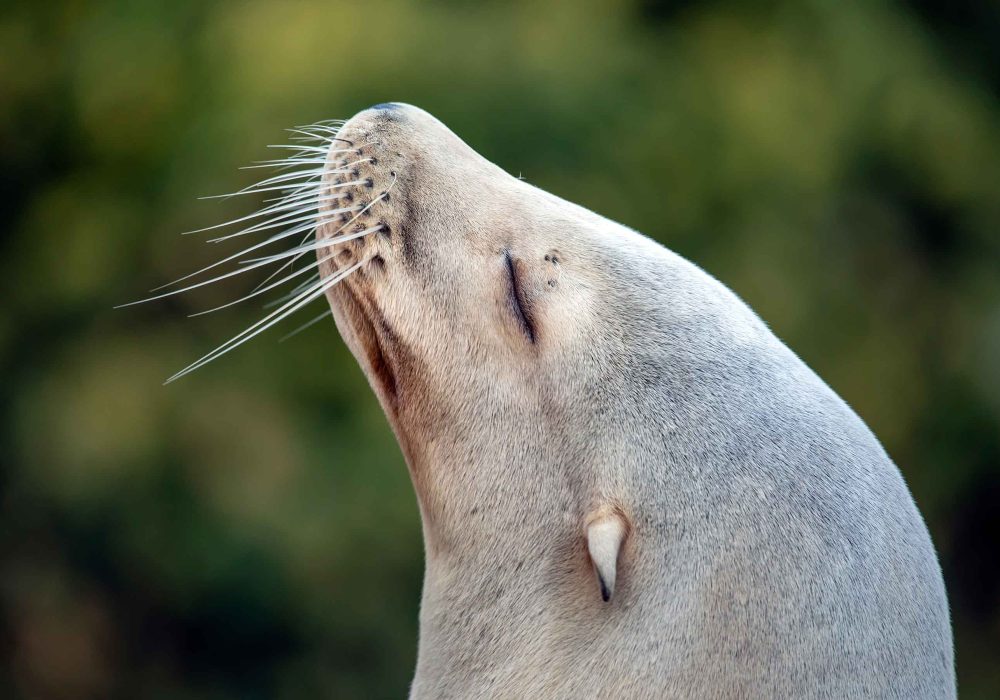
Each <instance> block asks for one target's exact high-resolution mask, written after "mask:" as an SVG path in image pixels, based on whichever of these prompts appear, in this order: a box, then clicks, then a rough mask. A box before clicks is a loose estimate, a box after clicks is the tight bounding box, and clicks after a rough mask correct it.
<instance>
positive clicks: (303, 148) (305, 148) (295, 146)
mask: <svg viewBox="0 0 1000 700" xmlns="http://www.w3.org/2000/svg"><path fill="white" fill-rule="evenodd" d="M265 148H276V149H278V150H291V151H300V152H308V153H322V154H324V155H326V154H328V153H349V152H350V151H353V150H355V149H353V148H332V149H331V148H326V147H323V146H309V145H306V144H301V143H269V144H267V146H265Z"/></svg>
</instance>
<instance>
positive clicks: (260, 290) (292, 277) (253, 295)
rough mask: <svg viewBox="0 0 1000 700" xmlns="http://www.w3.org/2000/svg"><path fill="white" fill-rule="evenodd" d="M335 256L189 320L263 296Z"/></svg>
mask: <svg viewBox="0 0 1000 700" xmlns="http://www.w3.org/2000/svg"><path fill="white" fill-rule="evenodd" d="M335 255H336V253H330V254H329V255H326V256H324V257H322V258H319V259H318V260H316V262H314V263H312V264H311V265H307V266H306V267H303V268H301V269H299V270H296V271H295V272H292V273H290V274H287V275H285V276H284V277H282V278H281V279H280V280H277V281H276V282H272V283H271V284H269V285H267V286H266V287H261V286H260V285H258V286H257V287H256V288H254V289H253V290H252V291H250V292H249V293H248V294H245V295H244V296H242V297H240V298H239V299H236V300H235V301H230V302H227V303H225V304H221V305H220V306H216V307H214V308H212V309H207V310H205V311H198V312H195V313H193V314H190V315H189V318H194V317H195V316H204V315H205V314H210V313H212V312H215V311H219V310H221V309H225V308H227V307H230V306H233V305H235V304H239V303H240V302H241V301H246V300H247V299H252V298H253V297H255V296H258V295H260V294H263V293H264V292H267V291H270V290H272V289H274V288H275V287H280V286H281V285H283V284H284V283H285V282H288V281H289V280H292V279H295V278H296V277H298V276H299V275H301V274H303V273H306V272H309V271H310V270H312V269H316V268H318V267H319V266H320V265H322V264H323V263H325V262H327V261H329V260H332V259H333V258H334V256H335Z"/></svg>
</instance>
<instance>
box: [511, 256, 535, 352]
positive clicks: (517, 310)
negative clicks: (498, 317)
mask: <svg viewBox="0 0 1000 700" xmlns="http://www.w3.org/2000/svg"><path fill="white" fill-rule="evenodd" d="M504 262H506V263H507V276H508V282H509V284H510V288H509V293H508V296H509V298H510V305H511V309H512V312H513V314H514V316H515V318H516V319H517V322H518V324H519V325H520V326H521V330H522V331H524V334H525V335H526V336H527V337H528V341H529V342H530V343H532V344H534V343H535V326H534V324H533V323H532V320H531V315H530V313H529V308H528V304H526V303H525V299H524V297H523V289H522V288H521V285H520V283H519V280H518V277H517V268H516V265H515V263H514V259H513V258H512V257H511V254H510V251H509V250H505V251H504Z"/></svg>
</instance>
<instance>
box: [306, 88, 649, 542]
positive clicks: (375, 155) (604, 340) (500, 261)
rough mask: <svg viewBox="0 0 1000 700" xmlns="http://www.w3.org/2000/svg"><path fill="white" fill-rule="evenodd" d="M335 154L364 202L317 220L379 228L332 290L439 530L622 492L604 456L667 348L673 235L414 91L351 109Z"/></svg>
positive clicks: (581, 507)
mask: <svg viewBox="0 0 1000 700" xmlns="http://www.w3.org/2000/svg"><path fill="white" fill-rule="evenodd" d="M345 149H350V150H347V151H345ZM352 161H353V162H356V163H357V165H355V166H353V167H354V170H353V171H350V172H347V173H346V174H345V172H344V171H345V166H347V165H349V164H350V163H351V162H352ZM329 166H330V172H331V175H330V176H329V183H330V184H332V185H338V186H342V185H343V184H344V178H350V179H351V180H350V181H353V182H355V183H357V184H355V185H352V186H351V187H350V188H349V189H348V191H349V192H350V195H351V196H352V198H353V200H354V201H355V202H356V203H357V204H359V205H364V207H365V210H364V213H363V214H361V215H360V216H357V217H356V220H354V221H353V222H352V223H350V225H349V226H348V227H347V228H346V229H345V228H344V226H345V224H347V223H348V221H350V219H349V218H348V214H342V215H341V217H340V218H338V219H336V220H335V221H333V222H331V223H328V224H326V225H325V226H324V227H321V228H320V229H319V230H318V232H317V236H318V237H319V238H320V240H322V239H323V237H324V236H336V235H343V233H344V232H345V231H346V232H349V231H352V230H355V231H357V232H358V233H362V232H364V231H366V230H370V229H373V228H377V233H375V234H374V235H364V236H359V237H358V238H356V239H354V240H351V241H349V242H345V243H342V244H340V245H339V246H338V247H337V248H336V250H337V253H336V255H335V256H334V257H333V259H331V260H327V262H326V263H324V265H323V268H324V269H323V271H322V273H323V274H324V275H327V276H333V275H336V274H338V272H341V273H342V272H343V271H345V270H350V269H351V268H354V267H356V270H354V271H352V273H351V274H349V275H347V276H346V277H345V279H344V280H343V282H342V283H340V284H338V285H336V286H333V287H332V288H330V289H329V290H328V291H327V296H328V298H329V301H330V304H331V306H332V309H333V312H334V317H335V319H336V322H337V326H338V328H339V329H340V332H341V334H342V335H343V337H344V339H345V340H346V342H347V344H348V345H349V346H350V348H351V350H352V351H353V353H354V355H355V356H356V357H357V359H358V360H359V362H360V363H361V366H362V367H363V369H364V371H365V373H366V374H367V376H368V378H369V380H370V382H371V384H372V386H373V388H374V390H375V392H376V393H377V395H378V397H379V400H380V401H381V403H382V406H383V407H384V409H385V412H386V414H387V416H388V418H389V420H390V422H391V424H392V426H393V428H394V430H395V432H396V434H397V436H398V438H399V442H400V444H401V446H402V449H403V451H404V453H405V456H406V459H407V461H408V463H409V467H410V470H411V474H412V477H413V480H414V483H415V486H416V489H417V492H418V496H419V498H420V502H421V506H422V508H423V511H424V516H425V526H426V529H427V530H428V534H429V535H430V538H429V539H430V542H429V544H430V545H431V546H447V545H448V544H449V543H456V542H467V541H468V540H469V539H470V533H471V532H474V531H475V530H476V528H477V524H478V525H479V526H486V527H485V530H488V531H489V532H497V530H496V528H501V529H502V530H504V531H506V532H507V533H508V534H510V532H511V529H512V528H513V527H514V524H515V522H514V521H517V522H518V523H523V522H524V521H525V519H526V515H527V514H528V513H531V514H532V515H531V517H532V518H535V521H534V523H535V525H537V526H538V527H551V526H552V523H553V522H558V523H564V521H566V522H565V523H564V524H568V523H570V522H571V523H572V524H573V525H574V526H575V525H578V524H579V523H578V521H579V520H580V519H586V517H587V513H588V512H590V511H591V510H593V507H592V506H593V505H594V504H597V503H598V502H600V503H604V502H605V501H607V500H608V499H609V498H610V499H611V500H614V496H613V494H610V493H606V492H607V491H608V490H609V489H612V488H613V485H612V484H611V483H610V481H609V479H610V480H611V481H613V479H611V477H610V476H609V475H607V474H602V473H600V472H601V470H600V469H596V468H595V466H596V465H599V464H600V465H603V464H605V463H608V462H611V461H615V460H618V459H619V458H620V454H616V453H620V452H621V450H622V448H623V446H624V445H625V443H626V442H627V441H628V439H629V437H630V436H629V435H628V434H627V432H623V431H622V424H621V422H620V421H621V418H622V416H623V414H624V413H632V414H635V413H636V411H641V409H640V408H639V403H641V400H637V398H639V397H638V396H637V392H636V391H635V388H634V386H633V385H634V384H635V383H636V382H637V381H638V382H639V384H641V383H642V381H644V380H646V381H648V374H649V372H650V367H651V365H650V364H649V360H650V358H649V357H648V354H649V353H654V354H658V353H659V352H660V349H658V348H656V347H650V346H649V342H648V340H649V337H650V330H649V328H648V325H649V322H650V321H651V320H652V319H651V318H650V313H651V312H654V313H655V311H656V305H655V303H651V299H655V296H656V292H655V290H656V289H657V288H658V287H660V286H661V281H660V280H657V279H656V270H655V268H654V266H653V265H651V264H650V258H651V253H652V257H653V258H654V259H655V258H658V257H660V256H661V253H662V252H665V251H663V250H662V249H661V248H660V247H659V246H657V245H655V244H653V243H651V242H650V241H648V240H647V239H645V238H644V237H642V236H640V235H639V234H636V233H634V232H632V231H630V230H628V229H626V228H624V227H622V226H619V225H617V224H614V223H612V222H610V221H607V220H606V219H603V218H601V217H599V216H597V215H595V214H593V213H591V212H589V211H586V210H584V209H582V208H580V207H577V206H576V205H572V204H570V203H568V202H566V201H564V200H561V199H559V198H557V197H554V196H552V195H550V194H547V193H545V192H543V191H541V190H539V189H537V188H535V187H533V186H531V185H529V184H527V183H526V182H524V181H522V180H520V179H519V178H516V177H513V176H511V175H509V174H507V173H506V172H504V171H503V170H501V169H500V168H499V167H497V166H496V165H494V164H493V163H491V162H489V161H488V160H486V159H485V158H483V157H482V156H480V155H479V154H478V153H476V152H475V151H474V150H473V149H472V148H470V147H469V146H468V145H466V144H465V143H464V142H463V141H462V140H461V139H459V138H458V137H457V136H456V135H455V134H454V133H452V132H451V131H450V130H449V129H448V128H447V127H446V126H445V125H444V124H442V123H441V122H440V121H438V120H437V119H435V118H434V117H432V116H431V115H430V114H428V113H426V112H424V111H423V110H420V109H418V108H415V107H412V106H409V105H403V104H397V103H392V104H386V105H378V106H376V107H372V108H371V109H368V110H365V111H363V112H361V113H359V114H357V115H356V116H354V117H353V118H352V119H350V120H349V121H348V122H346V123H345V124H344V125H343V127H342V128H341V129H340V131H339V133H338V135H337V141H336V144H335V147H334V148H333V149H332V152H331V156H330V160H329ZM369 205H370V206H369ZM331 206H332V205H331ZM633 336H640V337H641V338H642V339H643V340H642V342H640V343H638V345H637V344H636V343H635V342H633V340H634V338H633ZM626 385H628V386H626ZM534 501H537V502H538V503H537V505H533V502H534ZM612 507H616V506H615V504H612ZM490 528H493V529H490ZM519 529H520V530H525V528H523V527H521V528H519ZM527 529H530V530H534V528H527ZM580 531H581V532H582V530H580ZM550 532H551V530H550ZM484 536H489V535H484Z"/></svg>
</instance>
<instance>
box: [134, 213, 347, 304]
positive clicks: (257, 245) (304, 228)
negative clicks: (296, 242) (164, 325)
mask: <svg viewBox="0 0 1000 700" xmlns="http://www.w3.org/2000/svg"><path fill="white" fill-rule="evenodd" d="M326 223H329V220H327V221H322V222H316V223H315V224H313V223H311V222H310V223H307V224H301V225H299V226H295V227H293V228H291V229H288V230H287V231H281V232H279V233H276V234H274V235H272V236H269V237H268V238H266V239H265V240H263V241H260V242H259V243H255V244H254V245H252V246H250V247H249V248H245V249H243V250H241V251H240V252H238V253H233V254H232V255H230V256H228V257H225V258H223V259H222V260H218V261H216V262H214V263H212V264H210V265H206V266H205V267H203V268H201V269H200V270H195V271H194V272H191V273H189V274H187V275H184V276H183V277H179V278H177V279H175V280H174V281H173V282H167V283H166V284H162V285H160V286H159V287H155V288H154V289H152V290H150V291H153V292H156V291H159V290H160V289H165V288H167V287H171V286H173V285H175V284H178V283H180V282H183V281H184V280H186V279H190V278H192V277H195V276H197V275H200V274H201V273H203V272H207V271H209V270H212V269H214V268H216V267H218V266H219V265H224V264H225V263H227V262H232V261H233V260H237V259H239V258H241V257H243V256H244V255H246V254H247V253H250V252H253V251H254V250H258V249H260V248H263V247H264V246H266V245H270V244H271V243H274V242H275V241H279V240H281V239H283V238H287V237H288V236H294V235H295V234H297V233H301V232H302V231H313V230H315V228H316V227H317V226H321V225H324V224H326ZM253 267H256V266H247V267H244V268H241V269H240V270H239V272H242V271H244V270H247V269H252V268H253ZM216 279H217V280H218V279H224V277H217V278H216ZM180 291H184V290H176V291H174V292H170V293H169V294H176V293H178V292H180ZM169 294H161V295H159V296H155V297H149V298H148V299H142V300H140V301H133V302H129V303H128V304H122V306H131V305H132V304H141V303H142V302H145V301H152V300H153V299H160V298H162V297H164V296H169ZM116 308H117V307H116Z"/></svg>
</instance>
